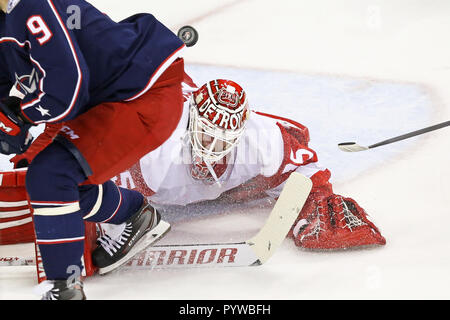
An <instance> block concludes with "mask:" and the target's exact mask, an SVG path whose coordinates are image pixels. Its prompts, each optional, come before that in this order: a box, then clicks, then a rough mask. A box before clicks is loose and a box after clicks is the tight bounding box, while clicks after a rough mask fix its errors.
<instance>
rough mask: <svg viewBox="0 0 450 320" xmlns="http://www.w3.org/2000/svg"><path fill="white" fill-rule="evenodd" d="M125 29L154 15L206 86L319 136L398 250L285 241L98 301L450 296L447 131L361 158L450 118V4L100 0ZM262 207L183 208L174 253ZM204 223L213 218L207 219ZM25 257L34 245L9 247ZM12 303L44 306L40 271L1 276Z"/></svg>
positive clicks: (2, 292)
mask: <svg viewBox="0 0 450 320" xmlns="http://www.w3.org/2000/svg"><path fill="white" fill-rule="evenodd" d="M92 3H94V4H97V5H98V6H99V7H100V8H101V9H102V11H104V12H105V13H108V14H110V15H111V16H112V17H113V18H114V19H117V20H118V19H121V18H125V17H126V16H128V15H131V14H133V13H136V12H144V11H146V12H152V13H154V14H155V15H156V16H158V17H160V18H161V20H163V21H165V22H166V23H167V24H168V25H169V27H171V28H172V29H173V30H174V31H176V30H177V28H179V27H180V26H182V25H184V24H192V25H193V26H194V27H196V29H197V30H198V31H199V35H200V38H199V42H198V43H197V45H196V46H194V47H192V48H190V49H189V50H188V51H187V52H186V64H187V69H188V70H189V71H190V72H191V74H192V75H193V77H194V79H195V80H197V81H198V82H202V81H206V80H209V79H210V78H215V77H230V78H233V80H236V81H237V82H242V85H243V86H244V87H245V88H246V90H247V91H248V95H249V99H250V102H251V103H252V106H254V108H255V109H258V110H261V111H264V112H269V113H275V114H277V115H283V116H286V117H291V118H293V119H295V120H297V121H299V122H301V123H303V124H305V125H307V126H308V127H309V129H310V134H311V138H312V141H311V146H313V147H314V148H315V149H316V150H317V152H318V155H319V159H320V161H321V164H322V165H324V166H326V167H329V168H330V169H331V170H332V173H333V183H334V191H335V192H336V193H339V194H342V195H346V196H350V197H352V198H354V199H356V200H357V201H358V202H359V203H360V204H361V205H362V206H363V207H364V208H365V209H366V210H367V212H368V213H369V214H370V216H371V217H372V220H374V222H375V223H376V224H377V226H378V227H379V228H380V229H381V231H382V233H383V235H384V236H385V237H386V239H387V244H386V246H385V247H382V248H375V249H369V250H368V249H366V250H350V251H341V252H310V251H304V250H299V249H298V248H296V247H295V246H294V244H293V243H292V242H291V241H286V242H285V243H284V244H283V245H282V247H281V248H280V250H279V252H277V253H276V254H275V255H274V256H273V257H272V259H271V260H269V262H268V263H267V264H266V265H264V266H261V267H251V268H230V269H226V268H225V269H201V270H195V269H186V270H158V271H139V272H137V271H136V272H127V273H124V272H116V273H113V274H111V275H108V276H104V277H100V276H96V277H93V278H89V279H87V281H86V294H87V296H88V298H90V299H274V300H277V299H448V298H450V294H449V291H448V288H449V285H450V276H449V274H448V270H449V268H450V250H449V249H450V241H449V240H448V237H447V235H448V233H449V231H450V230H449V228H450V227H449V226H450V214H449V213H450V212H449V209H448V198H449V195H450V187H449V183H448V180H449V177H450V167H449V166H448V163H449V161H450V152H449V146H450V145H449V141H450V140H449V139H448V135H449V129H448V128H447V129H442V130H438V131H435V132H433V133H429V134H426V135H423V136H420V137H416V138H412V139H409V140H405V141H403V142H398V143H395V144H391V145H389V146H384V147H380V148H376V149H374V150H369V151H364V152H360V153H345V152H342V151H340V150H339V149H338V148H337V144H338V143H339V142H345V141H356V142H358V143H360V144H362V145H368V144H372V143H376V142H378V141H381V140H384V139H387V138H390V137H393V136H397V135H400V134H403V133H406V132H409V131H413V130H417V129H420V128H423V127H426V126H429V125H432V124H435V123H439V122H443V121H446V120H448V119H449V116H450V114H449V113H450V112H449V105H450V91H449V90H448V83H449V79H450V62H449V57H450V44H449V42H448V40H447V39H448V34H449V31H450V20H449V19H448V17H449V14H450V3H449V2H448V1H446V0H436V1H433V2H425V1H419V0H415V1H406V0H399V1H395V2H393V1H388V0H378V1H366V0H359V1H355V0H345V1H333V0H322V1H308V0H296V1H294V0H279V1H272V0H259V1H251V0H242V1H231V0H229V1H222V0H220V1H219V0H208V1H207V0H196V1H193V2H192V1H190V2H180V3H179V4H177V6H178V7H177V10H173V4H172V3H171V2H165V1H162V0H155V1H138V0H135V1H132V2H128V3H127V6H126V7H124V6H123V1H119V0H108V1H106V0H93V1H92ZM264 205H265V204H264V203H262V204H261V203H258V204H254V205H253V206H251V205H248V206H247V207H244V208H238V207H231V208H229V207H211V208H192V207H191V208H190V209H179V208H178V209H176V210H173V211H172V213H171V215H168V216H169V217H170V219H171V220H172V221H173V222H174V225H173V230H172V232H171V233H170V234H169V235H168V237H167V238H165V239H164V240H163V242H166V243H169V242H174V241H184V240H186V239H187V240H190V241H198V242H201V241H205V240H209V239H214V240H218V241H230V240H232V241H235V240H243V239H245V238H247V237H249V236H251V235H253V234H254V233H255V232H257V230H258V228H259V227H260V226H261V225H262V223H263V221H264V218H265V217H266V216H267V213H268V210H269V208H268V207H267V206H264ZM202 212H204V213H205V214H201V213H202ZM0 250H1V251H2V254H3V253H4V252H7V253H8V252H15V253H17V252H23V253H26V252H27V251H29V250H30V248H29V247H26V246H14V247H8V248H4V247H2V248H0ZM0 283H1V286H0V300H1V299H36V298H37V297H36V296H33V294H32V292H31V289H32V286H33V285H34V284H35V269H34V268H32V267H20V268H9V267H8V268H1V270H0Z"/></svg>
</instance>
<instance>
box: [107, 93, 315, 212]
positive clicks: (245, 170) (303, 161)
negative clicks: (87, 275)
mask: <svg viewBox="0 0 450 320" xmlns="http://www.w3.org/2000/svg"><path fill="white" fill-rule="evenodd" d="M188 118H189V101H186V102H185V105H184V112H183V115H182V118H181V120H180V122H179V124H178V127H177V129H176V130H175V132H174V133H173V134H172V136H171V137H170V138H169V139H168V140H167V141H166V142H165V143H164V144H163V145H161V146H160V147H159V148H158V149H156V150H154V151H152V152H151V153H149V154H147V155H145V156H144V157H143V158H141V160H140V161H139V163H137V164H136V165H134V166H133V167H132V168H130V169H129V170H127V171H126V172H123V173H122V174H120V175H119V176H117V177H115V178H114V181H115V183H116V184H118V185H119V186H123V187H127V188H131V189H136V190H138V191H140V192H142V193H144V194H145V195H146V196H147V197H149V200H150V201H152V202H154V203H157V204H162V205H186V204H190V203H195V202H200V201H205V200H213V199H217V198H219V197H220V196H221V195H224V194H226V193H227V192H228V191H231V190H239V188H240V187H241V189H242V190H244V189H245V187H246V183H249V182H251V181H252V180H253V179H255V178H258V180H261V185H259V186H258V187H256V188H252V190H251V191H252V193H255V192H259V193H261V192H264V191H265V192H267V193H268V194H269V195H272V196H274V197H277V196H278V194H279V192H280V191H281V187H282V184H283V182H284V181H285V179H287V175H285V174H286V173H291V172H293V171H298V172H300V173H302V174H303V175H305V176H307V177H311V176H312V175H313V174H314V173H316V172H317V171H318V170H321V168H320V167H318V166H317V165H316V161H317V157H316V154H315V152H314V151H313V150H311V149H309V148H308V147H307V140H308V134H307V129H306V128H305V127H303V126H300V125H296V124H295V123H294V122H287V121H286V120H287V119H286V120H284V119H281V118H278V117H274V116H269V115H264V114H261V113H258V112H254V111H252V112H250V116H249V119H248V120H247V123H246V129H245V131H244V133H243V136H242V138H241V139H240V141H239V144H237V146H236V147H235V148H234V149H233V150H232V152H231V155H230V156H229V160H228V161H227V164H226V165H225V169H224V172H223V173H222V174H221V176H220V177H219V178H218V180H217V181H215V180H214V179H196V178H194V177H193V176H192V174H191V169H192V156H191V145H190V143H189V138H188V130H187V128H188V121H189V119H188ZM301 140H304V141H301ZM264 181H266V182H270V183H269V184H264V183H263V182H264ZM247 193H248V192H247ZM247 196H248V194H247Z"/></svg>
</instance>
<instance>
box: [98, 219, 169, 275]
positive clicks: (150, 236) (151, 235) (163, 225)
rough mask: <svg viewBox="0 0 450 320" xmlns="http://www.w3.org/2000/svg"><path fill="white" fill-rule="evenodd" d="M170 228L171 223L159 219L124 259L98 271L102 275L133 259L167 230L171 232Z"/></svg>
mask: <svg viewBox="0 0 450 320" xmlns="http://www.w3.org/2000/svg"><path fill="white" fill-rule="evenodd" d="M169 230H170V224H169V223H167V222H165V221H163V220H161V221H159V223H158V225H157V226H156V227H154V228H153V229H152V230H150V231H148V232H147V233H146V234H145V235H144V236H142V238H141V239H139V240H138V242H137V243H136V244H135V245H134V247H133V248H132V249H131V250H130V252H128V254H127V255H125V256H124V257H123V258H122V259H120V260H118V261H116V262H115V263H113V264H112V265H109V266H107V267H104V268H100V269H98V273H99V274H100V275H104V274H106V273H109V272H111V271H113V270H115V269H117V268H119V267H120V266H121V265H123V264H125V263H127V262H128V261H129V260H131V259H132V258H133V257H134V256H135V255H136V254H138V253H139V252H141V251H142V250H144V249H146V248H147V247H148V246H150V245H152V244H154V243H155V242H157V241H158V240H160V239H161V238H162V237H163V236H164V235H165V234H166V233H167V232H169Z"/></svg>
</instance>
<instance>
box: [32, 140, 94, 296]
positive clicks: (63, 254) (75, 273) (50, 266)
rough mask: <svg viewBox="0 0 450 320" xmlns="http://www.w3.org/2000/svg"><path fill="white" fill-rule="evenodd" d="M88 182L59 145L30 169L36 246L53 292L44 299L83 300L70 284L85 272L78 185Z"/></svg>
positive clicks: (69, 154)
mask: <svg viewBox="0 0 450 320" xmlns="http://www.w3.org/2000/svg"><path fill="white" fill-rule="evenodd" d="M85 179H86V176H85V175H84V172H83V170H82V168H81V166H80V165H79V164H78V162H77V161H76V160H75V158H74V157H73V155H72V154H71V153H70V152H69V151H68V150H67V149H65V148H64V147H63V146H61V145H59V144H58V143H52V144H51V145H49V146H48V147H47V148H46V149H45V150H43V151H42V152H41V153H40V154H39V155H38V156H37V157H36V158H35V159H34V160H33V161H32V163H31V164H30V166H29V168H28V172H27V176H26V187H27V191H28V194H29V197H30V202H31V206H32V207H33V209H34V226H35V231H36V244H37V245H38V246H39V250H40V253H41V256H42V262H43V266H44V270H45V273H46V276H47V279H48V282H49V283H50V285H51V286H52V289H51V290H53V291H52V292H53V293H52V294H50V293H49V294H48V295H47V294H44V298H50V299H53V298H55V299H61V298H64V297H69V296H70V297H73V298H84V293H83V292H82V287H79V286H78V287H76V286H75V287H74V286H71V283H72V280H75V281H77V282H78V281H79V279H80V276H81V272H82V268H83V266H82V263H81V257H82V255H83V251H84V231H85V229H84V221H83V213H82V211H81V209H80V205H79V194H78V184H79V183H80V182H82V181H83V180H85ZM48 282H47V284H48ZM56 286H58V288H56ZM51 290H50V291H51ZM50 291H49V292H50ZM73 291H80V292H78V293H76V292H73ZM70 292H72V293H70Z"/></svg>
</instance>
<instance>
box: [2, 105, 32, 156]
mask: <svg viewBox="0 0 450 320" xmlns="http://www.w3.org/2000/svg"><path fill="white" fill-rule="evenodd" d="M19 107H20V99H18V98H14V97H10V98H8V99H5V100H2V101H0V153H2V154H6V155H9V154H21V153H23V152H25V151H26V150H27V149H28V147H29V146H30V145H31V142H32V140H33V136H32V135H31V134H30V133H29V132H28V130H29V129H30V128H31V124H30V123H28V122H25V121H24V120H23V119H22V118H21V117H20V116H19V115H18V114H19V113H18V109H19ZM14 111H16V112H14Z"/></svg>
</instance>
